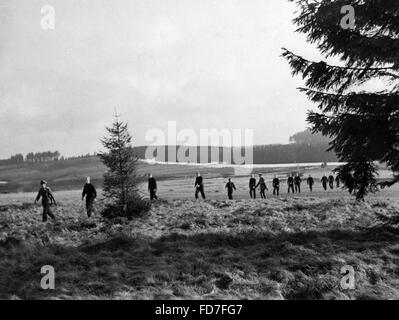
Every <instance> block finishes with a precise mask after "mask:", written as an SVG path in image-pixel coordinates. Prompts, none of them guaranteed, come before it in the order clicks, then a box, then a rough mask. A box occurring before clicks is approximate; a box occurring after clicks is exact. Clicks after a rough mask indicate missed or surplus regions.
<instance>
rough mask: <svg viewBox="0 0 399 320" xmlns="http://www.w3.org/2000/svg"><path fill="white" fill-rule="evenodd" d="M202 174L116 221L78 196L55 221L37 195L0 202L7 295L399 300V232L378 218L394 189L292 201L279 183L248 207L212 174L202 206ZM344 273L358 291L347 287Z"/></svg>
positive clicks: (2, 282)
mask: <svg viewBox="0 0 399 320" xmlns="http://www.w3.org/2000/svg"><path fill="white" fill-rule="evenodd" d="M318 171H319V173H321V171H320V170H318ZM194 172H195V171H193V172H189V174H187V175H186V176H185V175H183V176H182V177H181V178H180V179H174V180H161V181H159V183H158V189H159V196H160V200H159V201H157V202H155V203H154V205H153V207H152V209H151V210H150V212H148V214H146V215H145V216H143V217H140V218H137V219H135V220H133V221H127V220H124V219H120V220H118V221H117V223H116V224H115V223H114V224H110V223H109V222H107V221H105V220H103V219H102V218H101V217H100V215H99V214H98V213H97V214H96V215H95V216H94V217H92V218H90V219H88V218H87V217H86V216H85V212H84V205H83V202H82V201H81V200H80V196H81V191H80V190H70V191H57V189H55V190H54V195H55V197H56V199H57V201H58V202H59V205H58V207H54V211H55V214H56V217H57V219H56V222H53V221H49V222H47V223H42V222H41V207H40V206H39V205H37V206H34V205H33V204H32V203H33V200H34V197H35V193H34V192H31V193H19V194H14V193H10V194H1V195H0V257H1V259H0V298H1V299H48V298H50V299H399V255H398V254H399V230H398V229H396V228H394V227H392V226H389V227H388V226H382V225H380V220H378V219H377V215H384V216H392V215H395V214H397V212H398V210H399V196H398V195H399V192H398V191H399V189H398V187H397V186H396V187H394V188H392V189H386V190H383V191H381V192H379V193H377V194H376V195H372V196H370V197H368V198H367V200H366V201H365V202H361V203H359V202H356V201H354V200H353V199H351V198H350V197H349V196H348V195H347V193H345V192H344V191H342V190H337V189H335V190H330V191H328V192H324V191H322V190H321V189H320V182H318V181H317V182H316V188H315V191H314V192H313V193H312V194H311V193H309V192H308V190H307V187H306V184H303V191H304V192H303V193H301V194H295V195H287V194H286V186H285V183H283V184H282V187H281V195H280V197H273V196H272V195H271V194H270V188H269V191H268V193H267V199H266V200H262V199H256V200H251V199H248V198H249V194H248V190H247V189H248V187H247V185H248V178H247V177H238V178H236V179H235V180H234V181H235V183H236V186H237V189H238V191H237V193H236V194H235V199H237V200H233V201H229V200H226V192H225V191H224V184H225V182H226V178H225V177H223V176H222V174H219V175H217V176H216V177H214V176H213V175H214V174H216V173H215V172H214V171H212V172H209V173H208V172H205V175H204V177H205V187H206V189H205V191H206V193H207V196H208V199H207V200H206V201H202V200H199V201H194V199H193V198H194V188H193V184H194V180H193V177H192V176H191V173H194ZM314 173H315V174H316V175H317V173H316V171H315V172H314ZM273 174H274V172H271V173H266V176H267V177H268V179H269V176H270V175H273ZM268 185H269V187H270V182H268ZM140 192H142V194H143V195H144V194H145V195H146V185H145V183H144V184H142V185H140ZM101 206H102V201H101V191H100V196H99V201H98V202H97V204H96V208H97V211H99V210H101ZM44 265H51V266H53V267H54V269H55V272H56V278H55V279H56V280H55V290H49V291H45V290H42V289H41V287H40V280H41V277H42V275H41V274H40V269H41V267H42V266H44ZM345 265H350V266H352V267H353V268H354V270H355V289H354V290H343V289H342V288H341V287H340V281H341V278H342V277H343V275H341V274H340V270H341V268H342V267H343V266H345Z"/></svg>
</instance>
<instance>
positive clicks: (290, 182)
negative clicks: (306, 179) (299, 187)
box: [287, 177, 295, 193]
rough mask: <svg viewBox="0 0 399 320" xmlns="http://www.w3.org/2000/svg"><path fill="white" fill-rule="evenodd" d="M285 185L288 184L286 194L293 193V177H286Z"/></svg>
mask: <svg viewBox="0 0 399 320" xmlns="http://www.w3.org/2000/svg"><path fill="white" fill-rule="evenodd" d="M287 184H288V193H290V191H292V193H294V192H295V191H294V178H293V177H288V180H287Z"/></svg>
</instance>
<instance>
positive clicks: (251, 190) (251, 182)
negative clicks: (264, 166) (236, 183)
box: [249, 178, 256, 199]
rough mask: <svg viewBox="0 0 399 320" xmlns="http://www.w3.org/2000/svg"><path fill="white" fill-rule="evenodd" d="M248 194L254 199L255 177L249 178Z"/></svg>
mask: <svg viewBox="0 0 399 320" xmlns="http://www.w3.org/2000/svg"><path fill="white" fill-rule="evenodd" d="M249 195H250V196H251V199H252V198H254V199H256V179H255V178H250V179H249Z"/></svg>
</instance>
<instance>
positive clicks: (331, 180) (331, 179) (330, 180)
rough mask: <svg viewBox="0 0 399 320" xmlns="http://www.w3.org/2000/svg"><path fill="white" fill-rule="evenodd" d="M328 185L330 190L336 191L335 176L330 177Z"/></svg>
mask: <svg viewBox="0 0 399 320" xmlns="http://www.w3.org/2000/svg"><path fill="white" fill-rule="evenodd" d="M328 184H329V185H330V189H334V176H333V175H330V176H329V177H328Z"/></svg>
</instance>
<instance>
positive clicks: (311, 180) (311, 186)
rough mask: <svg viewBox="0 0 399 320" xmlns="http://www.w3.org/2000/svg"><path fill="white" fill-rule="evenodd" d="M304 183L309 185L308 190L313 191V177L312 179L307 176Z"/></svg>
mask: <svg viewBox="0 0 399 320" xmlns="http://www.w3.org/2000/svg"><path fill="white" fill-rule="evenodd" d="M306 183H307V184H308V186H309V189H310V192H312V191H313V185H314V179H313V178H312V177H309V178H308V179H307V180H306Z"/></svg>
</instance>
